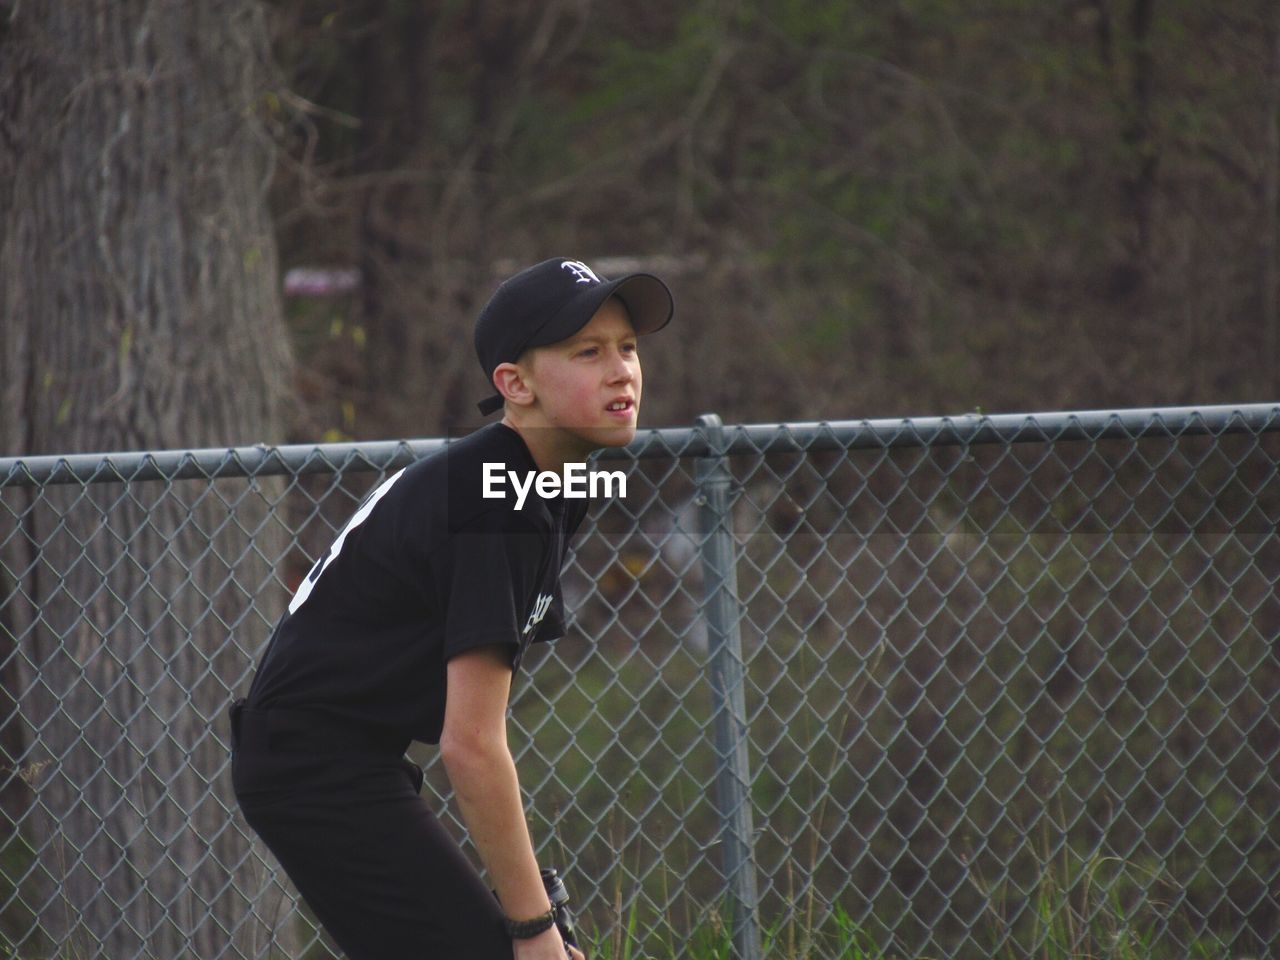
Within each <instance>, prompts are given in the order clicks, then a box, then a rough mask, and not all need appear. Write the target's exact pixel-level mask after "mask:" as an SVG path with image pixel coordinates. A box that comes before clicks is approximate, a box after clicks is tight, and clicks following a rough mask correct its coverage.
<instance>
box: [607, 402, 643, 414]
mask: <svg viewBox="0 0 1280 960" xmlns="http://www.w3.org/2000/svg"><path fill="white" fill-rule="evenodd" d="M635 405H636V402H635V401H634V400H631V399H629V398H623V399H621V400H615V401H613V403H611V404H609V405H608V406H607V407H605V410H607V411H609V413H629V412H631V411H632V410H634V409H635Z"/></svg>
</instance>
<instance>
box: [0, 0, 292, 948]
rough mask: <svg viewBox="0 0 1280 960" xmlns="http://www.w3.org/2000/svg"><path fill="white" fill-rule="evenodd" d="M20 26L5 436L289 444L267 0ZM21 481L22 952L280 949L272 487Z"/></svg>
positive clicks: (127, 1)
mask: <svg viewBox="0 0 1280 960" xmlns="http://www.w3.org/2000/svg"><path fill="white" fill-rule="evenodd" d="M0 31H3V32H0V124H2V126H0V318H3V328H2V329H0V389H3V391H4V395H3V399H4V401H5V407H6V409H7V411H8V414H7V416H6V417H5V418H4V420H3V426H0V430H3V431H4V433H3V434H2V435H0V439H2V441H3V447H4V449H5V452H6V453H22V454H36V453H55V452H56V453H65V452H90V451H104V450H137V449H147V448H166V447H182V448H187V447H199V446H226V445H232V444H243V443H254V442H259V441H268V442H275V441H278V440H280V439H281V437H282V434H283V430H282V427H281V423H280V402H281V398H282V395H283V390H282V387H283V386H284V385H285V384H286V383H287V382H288V377H289V370H288V350H287V346H286V341H285V333H284V327H283V321H282V317H281V311H280V306H279V301H278V294H277V269H276V254H275V246H274V239H273V237H272V233H271V228H270V224H269V220H268V215H267V210H266V206H265V199H264V194H265V190H266V187H267V184H268V180H269V178H270V175H271V170H272V166H273V156H272V150H271V144H270V140H269V138H268V136H267V134H266V131H265V129H264V124H263V123H262V122H261V113H262V111H263V109H264V106H265V104H266V103H267V102H268V101H267V98H266V96H265V94H266V92H267V90H268V84H269V83H270V82H271V81H272V80H273V76H272V68H271V63H270V55H269V50H268V34H267V27H266V23H265V20H264V15H263V10H262V8H261V5H260V4H259V3H258V0H227V2H224V3H220V4H187V3H181V2H179V0H113V2H107V0H92V2H89V0H82V2H77V3H34V4H17V5H13V7H12V9H11V11H10V12H9V14H8V22H7V23H6V24H5V25H4V26H2V27H0ZM13 494H14V491H11V490H7V491H5V494H4V497H5V505H6V506H8V507H10V509H11V510H12V511H13V513H14V515H20V516H21V528H20V532H19V535H18V536H16V537H10V536H9V535H8V533H7V532H6V533H5V535H4V537H2V538H0V539H2V540H4V541H6V542H7V548H6V553H5V556H4V562H5V564H6V565H7V566H8V571H7V572H8V575H9V577H11V578H12V580H13V582H14V584H15V585H16V589H15V590H14V591H13V592H12V593H11V594H9V595H8V596H7V598H6V599H5V600H4V604H5V607H4V611H3V612H4V614H5V616H4V618H3V619H4V621H5V625H6V626H8V627H9V629H10V630H12V632H13V634H14V643H13V647H14V652H15V658H14V660H13V661H11V662H9V663H6V664H5V665H4V666H5V675H6V676H8V675H10V674H11V673H13V674H16V677H17V679H16V682H17V683H18V689H17V691H15V692H14V696H15V699H16V700H17V701H18V703H19V706H20V710H21V714H22V718H23V721H24V723H25V725H26V727H27V729H28V731H29V742H28V744H27V748H26V751H25V753H24V754H23V756H22V757H21V758H20V759H21V767H22V769H23V770H24V771H25V772H26V773H27V775H28V776H27V780H29V782H30V788H29V792H30V797H29V805H28V808H27V810H26V813H25V815H24V816H23V817H22V819H21V821H20V829H21V830H22V833H23V834H24V836H25V838H26V840H27V841H28V842H29V843H30V844H31V845H32V846H33V847H34V848H36V851H37V853H36V861H35V863H34V865H33V866H32V868H31V869H30V870H29V871H28V872H25V873H24V874H23V875H22V876H19V877H15V878H13V879H15V880H16V881H17V882H18V896H19V897H20V898H21V901H22V902H24V903H25V904H27V905H28V906H30V907H31V909H32V912H33V914H34V920H35V923H36V924H38V929H37V928H36V927H35V926H31V927H29V928H28V929H27V930H26V931H25V932H24V935H23V936H22V937H14V938H13V939H14V942H13V944H12V946H13V948H14V949H15V950H16V951H17V953H18V954H19V955H27V954H30V953H32V952H36V951H41V952H43V946H42V945H45V944H51V945H52V949H51V950H50V951H49V952H50V953H51V954H52V953H56V954H57V955H77V956H79V955H85V956H109V957H112V958H115V960H124V958H128V957H135V956H147V957H157V958H166V957H176V956H179V955H182V956H195V957H221V956H229V955H246V956H253V955H259V954H262V953H264V952H265V951H266V949H267V943H266V941H267V939H268V932H267V931H266V930H265V928H264V926H263V925H262V922H261V921H260V920H258V919H255V918H252V917H250V918H248V919H246V910H245V908H244V905H245V901H246V899H248V900H249V901H254V900H256V899H257V898H258V896H259V894H260V891H261V889H262V887H263V886H264V885H265V881H264V880H263V879H262V877H261V876H260V874H261V873H262V871H261V870H258V869H255V866H256V865H257V864H258V863H259V861H258V860H257V859H256V858H255V857H253V856H252V855H251V849H250V844H249V841H248V840H247V839H246V837H245V833H244V831H245V830H246V828H244V827H243V825H242V823H241V822H240V821H239V820H238V818H236V817H235V816H234V815H233V814H232V813H231V811H232V810H234V802H233V800H232V798H231V793H230V784H229V782H228V775H227V753H226V743H225V740H226V721H225V710H226V705H227V702H228V699H229V697H230V695H231V693H232V692H233V691H234V690H236V689H237V688H239V687H240V686H242V684H243V678H244V676H245V674H246V673H247V671H248V670H249V668H250V666H251V662H252V660H253V657H254V655H255V652H256V650H257V646H258V643H259V642H260V640H261V639H262V638H263V636H264V635H265V633H266V624H267V623H269V621H270V620H271V619H273V616H272V615H273V613H274V611H273V610H269V609H264V608H263V605H262V604H259V602H258V600H257V597H258V594H259V593H260V592H262V591H263V590H264V588H265V587H268V586H269V578H270V575H271V570H270V564H271V563H272V562H274V560H275V559H276V556H277V551H276V545H275V544H272V543H271V542H270V539H269V537H268V538H267V539H264V538H263V536H262V535H261V534H257V535H255V536H254V538H253V544H254V547H255V548H257V550H260V551H262V553H261V554H260V553H257V552H255V551H251V550H249V546H248V545H249V541H250V534H252V533H255V531H256V528H257V527H258V526H259V525H260V523H261V518H262V517H264V516H265V514H266V509H265V506H266V505H265V502H264V499H263V496H262V495H261V485H259V486H258V487H255V488H247V487H246V485H245V484H244V483H242V482H239V481H218V482H216V483H214V484H205V483H188V482H180V483H176V484H172V485H170V484H161V483H142V482H137V483H131V482H128V481H127V480H126V481H125V482H116V483H98V484H91V485H84V486H81V485H64V486H60V487H56V488H46V489H45V490H43V491H38V492H36V493H34V494H33V495H31V496H30V497H29V498H28V499H27V500H26V501H25V502H24V501H22V500H21V499H20V498H18V497H15V496H14V495H13ZM18 544H22V548H21V550H19V549H17V545H18ZM263 555H265V560H266V562H265V563H264V562H263V559H264V556H263ZM268 592H269V593H273V592H274V591H268ZM259 909H261V904H259Z"/></svg>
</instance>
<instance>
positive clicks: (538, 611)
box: [520, 593, 551, 636]
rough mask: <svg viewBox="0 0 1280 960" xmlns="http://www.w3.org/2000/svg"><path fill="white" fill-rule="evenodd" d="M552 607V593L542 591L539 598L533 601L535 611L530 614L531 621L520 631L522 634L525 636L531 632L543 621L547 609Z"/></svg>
mask: <svg viewBox="0 0 1280 960" xmlns="http://www.w3.org/2000/svg"><path fill="white" fill-rule="evenodd" d="M550 607H551V594H549V593H540V594H538V599H537V600H535V601H533V612H532V613H530V614H529V622H528V623H526V624H525V625H524V629H523V630H522V631H520V635H521V636H524V635H525V634H526V633H529V632H530V631H531V630H533V628H534V627H536V626H537V625H538V624H540V623H541V622H542V618H543V617H545V616H546V615H547V610H548V609H550Z"/></svg>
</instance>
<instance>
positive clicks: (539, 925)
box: [503, 907, 556, 940]
mask: <svg viewBox="0 0 1280 960" xmlns="http://www.w3.org/2000/svg"><path fill="white" fill-rule="evenodd" d="M503 923H504V924H505V925H506V928H507V936H509V937H510V938H511V939H512V940H529V939H532V938H533V937H536V936H539V935H541V934H544V933H546V932H547V931H548V930H550V929H551V928H552V927H554V926H555V925H556V911H555V908H554V907H553V908H552V909H550V910H548V911H547V912H546V913H544V914H542V915H541V916H539V917H534V918H533V919H532V920H512V919H511V918H510V917H504V918H503Z"/></svg>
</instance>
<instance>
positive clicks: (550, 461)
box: [501, 414, 595, 473]
mask: <svg viewBox="0 0 1280 960" xmlns="http://www.w3.org/2000/svg"><path fill="white" fill-rule="evenodd" d="M501 423H502V424H503V425H504V426H506V427H509V428H510V429H512V430H514V431H515V432H516V433H518V434H519V435H520V439H521V440H523V441H524V445H525V446H526V447H528V448H529V453H530V455H531V456H532V457H533V462H534V463H535V464H536V465H537V467H538V469H539V470H546V471H551V472H553V473H561V472H562V471H563V470H564V465H565V464H566V463H585V462H586V459H587V457H588V455H590V453H591V451H592V450H593V449H595V448H594V447H589V446H587V445H586V444H584V443H583V442H582V441H581V440H576V439H575V438H572V437H566V436H565V435H564V434H563V433H561V432H560V431H558V430H556V429H555V428H554V427H537V426H533V425H532V424H522V423H519V422H517V421H514V420H513V419H512V418H511V415H510V414H507V415H505V416H503V418H502V420H501Z"/></svg>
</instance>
